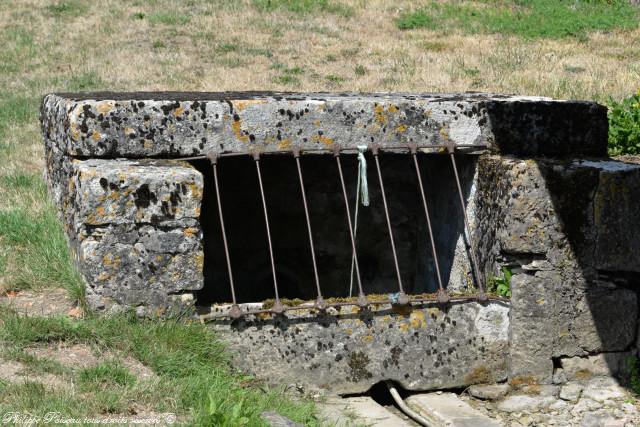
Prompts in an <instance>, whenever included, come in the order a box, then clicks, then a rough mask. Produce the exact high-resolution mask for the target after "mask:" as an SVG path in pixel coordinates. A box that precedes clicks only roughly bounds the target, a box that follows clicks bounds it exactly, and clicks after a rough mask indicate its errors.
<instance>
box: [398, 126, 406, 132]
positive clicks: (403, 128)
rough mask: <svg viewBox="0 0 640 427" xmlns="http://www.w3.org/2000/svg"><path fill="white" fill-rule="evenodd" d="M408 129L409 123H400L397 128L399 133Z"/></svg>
mask: <svg viewBox="0 0 640 427" xmlns="http://www.w3.org/2000/svg"><path fill="white" fill-rule="evenodd" d="M406 131H407V125H400V126H398V127H397V128H396V132H397V133H404V132H406Z"/></svg>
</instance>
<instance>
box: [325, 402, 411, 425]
mask: <svg viewBox="0 0 640 427" xmlns="http://www.w3.org/2000/svg"><path fill="white" fill-rule="evenodd" d="M318 406H319V409H320V417H321V421H322V423H323V425H327V426H335V427H355V426H362V425H365V426H367V427H415V426H416V425H417V424H415V423H413V422H411V421H408V420H407V419H405V418H403V417H402V416H401V415H398V414H396V413H394V412H395V411H390V410H389V409H387V408H386V407H384V406H382V405H380V404H379V403H377V402H376V401H375V400H373V399H372V398H370V397H367V396H358V397H349V398H346V399H341V398H330V399H327V401H325V402H324V403H322V404H320V405H318Z"/></svg>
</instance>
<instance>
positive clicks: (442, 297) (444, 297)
mask: <svg viewBox="0 0 640 427" xmlns="http://www.w3.org/2000/svg"><path fill="white" fill-rule="evenodd" d="M410 150H411V157H412V158H413V164H414V165H415V167H416V176H417V177H418V187H419V188H420V196H421V197H422V206H423V207H424V215H425V217H426V218H427V230H428V231H429V240H430V241H431V253H432V254H433V263H434V265H435V267H436V276H437V278H438V302H440V303H442V304H444V303H446V302H449V295H448V294H447V291H446V290H445V289H444V286H442V275H441V274H440V263H439V262H438V253H437V251H436V242H435V239H434V237H433V228H432V227H431V216H430V215H429V206H428V205H427V196H426V194H425V192H424V185H423V184H422V172H421V171H420V164H419V162H418V149H417V146H416V144H411V146H410Z"/></svg>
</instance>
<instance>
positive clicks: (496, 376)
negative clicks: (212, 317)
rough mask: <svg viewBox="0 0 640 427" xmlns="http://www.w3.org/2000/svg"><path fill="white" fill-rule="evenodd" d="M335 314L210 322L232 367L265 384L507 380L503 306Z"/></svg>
mask: <svg viewBox="0 0 640 427" xmlns="http://www.w3.org/2000/svg"><path fill="white" fill-rule="evenodd" d="M354 310H355V312H350V311H351V309H345V310H343V314H341V315H339V316H333V315H327V316H320V317H315V318H313V317H311V318H309V317H308V315H306V316H305V317H304V318H291V319H285V318H275V319H264V320H263V319H259V318H255V319H253V320H246V321H242V320H241V321H238V322H235V323H233V324H221V323H216V324H213V325H212V327H213V328H214V329H215V330H216V331H217V332H218V333H219V334H220V336H221V337H223V338H224V339H225V340H226V341H227V343H228V347H229V349H230V352H231V354H233V355H235V356H236V357H235V358H234V363H235V364H236V366H238V367H239V368H241V369H243V370H245V371H248V372H251V373H253V374H255V375H256V376H258V377H260V378H264V379H265V380H268V381H278V382H281V383H286V384H291V383H295V384H301V385H302V386H304V387H306V388H318V387H320V388H324V389H327V390H331V391H333V392H334V393H340V394H346V393H362V392H365V391H367V390H368V389H369V388H370V387H371V386H372V385H373V384H376V383H378V382H380V381H383V380H393V381H396V382H397V383H399V384H400V385H401V386H402V387H403V388H405V389H407V390H428V389H437V388H451V387H459V386H463V385H468V384H473V383H486V382H491V381H500V380H502V379H504V378H505V374H506V362H505V357H504V352H505V351H506V350H507V344H508V342H507V330H508V326H509V325H508V307H506V306H504V305H502V304H499V303H491V304H489V305H488V306H482V305H480V304H477V303H463V304H453V305H452V306H451V307H450V308H449V309H448V310H447V311H442V310H440V309H438V308H436V307H435V306H434V307H425V308H417V307H416V308H414V309H413V310H412V311H411V312H410V313H406V314H398V313H395V312H394V311H393V310H389V309H382V310H380V311H375V312H369V313H366V312H365V313H359V312H358V310H357V309H354Z"/></svg>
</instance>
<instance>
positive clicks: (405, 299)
mask: <svg viewBox="0 0 640 427" xmlns="http://www.w3.org/2000/svg"><path fill="white" fill-rule="evenodd" d="M371 153H372V154H373V158H374V159H375V161H376V170H377V171H378V181H379V182H380V193H381V194H382V205H383V207H384V215H385V218H386V219H387V229H388V230H389V241H390V242H391V252H392V253H393V263H394V265H395V268H396V277H397V278H398V289H399V290H400V294H399V295H398V304H403V305H404V304H408V303H409V297H408V296H407V294H405V293H404V289H403V288H402V277H401V275H400V264H398V253H397V252H396V242H395V241H394V239H393V228H392V227H391V218H389V207H388V205H387V196H386V195H385V192H384V182H383V180H382V171H381V170H380V160H379V159H378V146H377V145H372V146H371Z"/></svg>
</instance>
